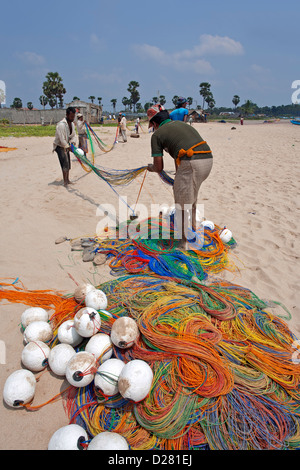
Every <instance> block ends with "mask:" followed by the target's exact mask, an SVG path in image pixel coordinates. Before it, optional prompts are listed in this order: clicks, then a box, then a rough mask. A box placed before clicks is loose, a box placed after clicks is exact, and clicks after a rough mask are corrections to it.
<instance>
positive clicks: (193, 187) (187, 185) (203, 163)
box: [173, 158, 213, 209]
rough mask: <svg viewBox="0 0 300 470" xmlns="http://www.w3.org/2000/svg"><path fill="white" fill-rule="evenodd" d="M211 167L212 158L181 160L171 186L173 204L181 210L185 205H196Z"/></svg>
mask: <svg viewBox="0 0 300 470" xmlns="http://www.w3.org/2000/svg"><path fill="white" fill-rule="evenodd" d="M212 165H213V159H212V158H199V159H195V160H181V162H180V165H179V167H178V170H177V172H176V175H175V180H174V185H173V193H174V201H175V204H179V205H180V206H181V208H182V209H184V205H185V204H189V205H193V204H197V198H198V192H199V189H200V186H201V184H202V183H203V181H205V180H206V178H207V177H208V175H209V174H210V172H211V169H212Z"/></svg>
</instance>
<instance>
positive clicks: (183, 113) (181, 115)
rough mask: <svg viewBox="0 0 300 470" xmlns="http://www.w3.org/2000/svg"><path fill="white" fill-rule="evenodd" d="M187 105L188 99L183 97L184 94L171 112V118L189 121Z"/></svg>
mask: <svg viewBox="0 0 300 470" xmlns="http://www.w3.org/2000/svg"><path fill="white" fill-rule="evenodd" d="M186 106H187V100H186V99H185V98H183V97H182V96H181V97H180V98H178V100H177V102H176V109H174V111H172V112H171V113H170V119H172V121H183V122H186V121H187V117H188V114H189V112H188V110H187V109H186Z"/></svg>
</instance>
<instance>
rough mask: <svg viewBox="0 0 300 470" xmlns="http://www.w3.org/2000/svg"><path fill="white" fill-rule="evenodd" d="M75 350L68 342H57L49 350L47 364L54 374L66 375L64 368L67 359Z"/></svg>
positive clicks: (73, 354)
mask: <svg viewBox="0 0 300 470" xmlns="http://www.w3.org/2000/svg"><path fill="white" fill-rule="evenodd" d="M75 354H76V351H75V349H74V348H72V346H71V345H70V344H66V343H61V344H57V345H56V346H54V347H53V348H52V349H51V350H50V354H49V357H48V364H49V367H50V369H51V370H52V372H54V374H56V375H60V376H63V375H66V368H67V364H68V362H69V360H70V359H71V358H72V357H73V356H75Z"/></svg>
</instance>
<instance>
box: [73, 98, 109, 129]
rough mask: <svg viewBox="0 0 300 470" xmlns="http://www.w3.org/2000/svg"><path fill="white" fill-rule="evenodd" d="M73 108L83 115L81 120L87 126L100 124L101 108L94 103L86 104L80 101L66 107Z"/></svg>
mask: <svg viewBox="0 0 300 470" xmlns="http://www.w3.org/2000/svg"><path fill="white" fill-rule="evenodd" d="M69 106H73V107H74V108H76V109H77V110H78V112H79V113H81V114H82V115H83V119H84V120H85V121H86V122H88V123H89V124H96V123H100V122H101V118H102V106H99V105H98V104H95V103H87V102H85V101H82V100H74V101H72V102H71V103H67V104H66V107H69Z"/></svg>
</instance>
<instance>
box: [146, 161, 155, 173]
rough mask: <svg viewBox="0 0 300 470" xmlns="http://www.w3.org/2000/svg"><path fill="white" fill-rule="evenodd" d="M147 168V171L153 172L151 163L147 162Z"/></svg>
mask: <svg viewBox="0 0 300 470" xmlns="http://www.w3.org/2000/svg"><path fill="white" fill-rule="evenodd" d="M147 170H148V171H154V172H155V169H154V165H153V163H149V164H148V166H147Z"/></svg>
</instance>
